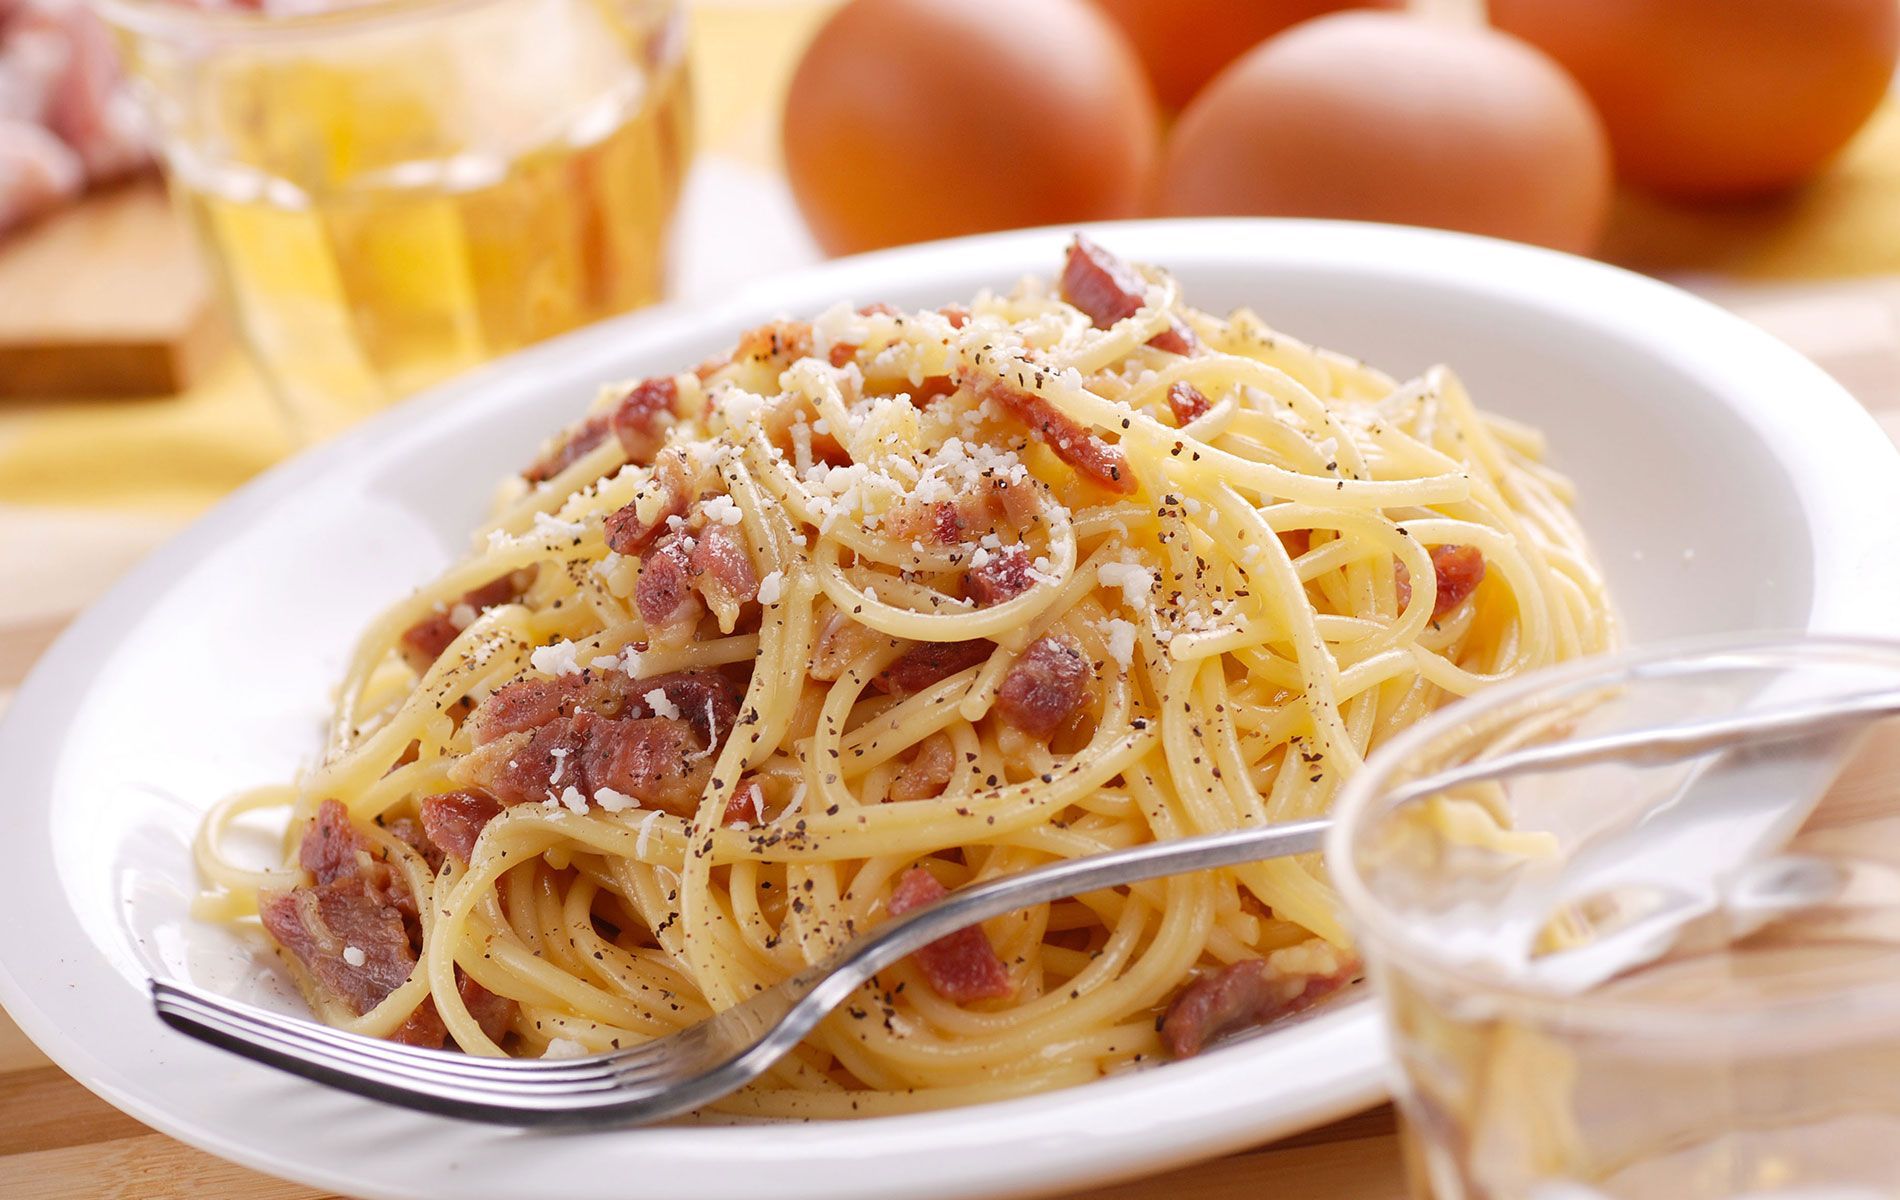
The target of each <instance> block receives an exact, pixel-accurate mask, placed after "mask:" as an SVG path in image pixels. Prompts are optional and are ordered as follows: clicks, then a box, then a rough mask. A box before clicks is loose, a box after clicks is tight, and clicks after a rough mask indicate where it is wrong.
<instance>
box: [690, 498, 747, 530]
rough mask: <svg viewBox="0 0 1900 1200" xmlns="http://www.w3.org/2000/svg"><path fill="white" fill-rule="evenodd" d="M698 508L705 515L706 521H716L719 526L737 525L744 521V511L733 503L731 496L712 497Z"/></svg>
mask: <svg viewBox="0 0 1900 1200" xmlns="http://www.w3.org/2000/svg"><path fill="white" fill-rule="evenodd" d="M699 508H700V511H701V512H703V513H705V514H706V519H707V520H709V521H717V522H719V523H720V524H721V525H737V524H738V523H739V522H741V521H743V520H745V510H743V509H741V508H740V507H739V506H738V505H737V504H735V503H733V500H732V497H731V496H713V497H711V498H710V499H708V500H706V501H705V502H704V503H702V504H701V505H700V506H699Z"/></svg>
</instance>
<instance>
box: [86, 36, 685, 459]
mask: <svg viewBox="0 0 1900 1200" xmlns="http://www.w3.org/2000/svg"><path fill="white" fill-rule="evenodd" d="M99 4H100V8H101V11H102V12H103V13H104V15H105V16H106V17H107V19H108V20H109V21H110V22H111V23H112V25H113V26H114V27H115V28H116V30H117V31H118V32H119V34H120V38H121V44H122V46H123V48H124V52H125V56H126V59H127V66H128V70H129V72H130V74H131V76H132V78H133V80H134V81H135V84H136V86H137V88H138V89H139V91H140V93H141V98H142V100H143V107H144V109H145V110H146V113H147V115H148V117H149V119H150V122H151V124H152V126H153V127H154V130H155V132H156V134H157V137H158V141H159V144H160V146H161V148H162V151H163V155H164V159H165V162H166V164H167V167H168V169H169V174H170V177H171V180H172V185H173V188H174V191H175V192H176V194H177V195H178V197H179V198H180V200H181V202H182V204H183V206H184V208H185V210H186V211H187V212H188V213H189V214H190V217H191V219H192V221H193V223H194V224H195V225H196V227H197V229H198V231H199V233H200V235H201V236H202V240H203V242H204V245H205V246H206V247H207V248H208V250H209V253H210V255H211V257H212V260H213V262H214V265H215V268H216V273H217V275H218V276H219V278H220V280H221V284H222V287H223V290H224V292H225V293H226V295H227V296H228V298H229V300H230V307H231V310H232V312H233V314H234V316H235V318H236V321H237V324H238V326H239V328H240V330H241V332H242V334H243V337H244V340H245V342H246V343H247V344H248V346H249V347H250V349H251V351H252V353H253V354H254V356H255V358H256V360H257V362H258V364H259V365H260V366H261V367H262V369H263V371H264V374H265V376H266V377H267V378H268V380H269V381H270V383H271V384H272V386H273V387H274V388H275V389H276V390H277V391H278V392H279V394H280V395H281V397H282V398H283V400H284V401H285V403H286V407H287V408H288V410H289V411H290V413H291V414H292V415H293V416H294V417H295V418H296V419H298V420H299V421H300V422H302V423H303V424H304V425H305V426H306V427H307V428H308V429H309V430H310V431H311V432H314V433H323V432H328V431H329V430H331V429H334V428H336V427H337V426H339V425H341V424H342V423H345V422H347V421H349V420H351V419H354V418H356V417H358V416H361V415H363V414H365V413H367V412H369V411H372V410H374V409H376V408H378V407H380V406H382V405H384V404H386V403H388V402H390V401H392V400H394V399H397V398H399V397H401V396H403V395H406V394H408V393H410V392H413V391H415V390H417V389H419V388H423V387H426V386H428V385H430V384H432V383H435V382H437V381H439V380H441V379H444V378H446V377H447V376H449V375H452V374H454V373H456V372H458V371H461V370H463V369H465V368H467V367H469V366H472V365H474V364H476V363H479V362H482V361H484V360H486V359H489V358H492V357H494V356H495V355H498V354H502V353H505V352H507V351H509V350H513V349H515V348H517V347H520V346H525V345H527V344H529V343H531V342H535V341H538V340H540V339H542V338H545V337H548V336H550V335H553V334H557V333H561V332H563V331H565V330H569V329H573V328H575V327H576V326H579V325H583V324H586V323H587V322H590V321H593V320H597V319H599V318H601V317H605V316H608V315H611V314H614V313H619V312H624V311H626V310H628V309H630V308H634V307H636V306H639V305H642V304H647V303H650V302H652V301H653V300H655V299H657V298H658V296H659V293H660V290H661V286H662V273H663V266H664V263H663V248H664V245H665V233H666V229H667V226H668V224H669V221H670V217H671V215H672V212H673V209H674V206H675V203H676V201H677V199H678V194H679V187H680V182H681V176H682V174H683V173H684V170H685V167H686V163H687V159H688V156H689V149H690V148H689V141H690V113H689V108H688V97H687V80H686V56H685V25H684V14H683V12H682V11H681V5H680V3H679V0H99ZM207 4H209V5H210V6H207Z"/></svg>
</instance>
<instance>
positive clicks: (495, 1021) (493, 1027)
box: [455, 967, 521, 1042]
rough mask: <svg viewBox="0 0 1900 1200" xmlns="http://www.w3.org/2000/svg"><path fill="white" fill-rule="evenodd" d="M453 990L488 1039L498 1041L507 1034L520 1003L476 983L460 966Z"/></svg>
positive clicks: (456, 973)
mask: <svg viewBox="0 0 1900 1200" xmlns="http://www.w3.org/2000/svg"><path fill="white" fill-rule="evenodd" d="M455 992H456V995H458V996H460V997H461V998H462V1007H463V1008H466V1009H468V1015H469V1016H471V1017H474V1018H475V1023H476V1024H477V1025H480V1026H481V1027H482V1032H483V1033H485V1034H487V1035H488V1040H489V1041H491V1042H500V1041H501V1039H502V1038H504V1037H507V1036H508V1030H509V1027H510V1026H512V1025H513V1024H514V1022H515V1013H516V1012H518V1011H519V1010H520V1008H521V1005H520V1004H518V1003H516V1002H515V1001H514V1000H511V999H509V998H508V997H507V996H502V995H497V994H496V993H494V992H491V991H489V990H488V989H487V988H485V987H483V986H482V985H481V984H479V983H476V982H475V979H474V977H473V976H471V975H470V974H468V972H466V971H464V970H462V969H461V968H460V967H457V968H456V969H455Z"/></svg>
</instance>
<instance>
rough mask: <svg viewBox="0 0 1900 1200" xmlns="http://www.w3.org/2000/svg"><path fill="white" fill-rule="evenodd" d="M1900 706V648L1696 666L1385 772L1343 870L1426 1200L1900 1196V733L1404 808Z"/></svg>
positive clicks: (1508, 712) (1643, 662) (1339, 833)
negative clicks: (1658, 741) (1566, 756)
mask: <svg viewBox="0 0 1900 1200" xmlns="http://www.w3.org/2000/svg"><path fill="white" fill-rule="evenodd" d="M1895 693H1900V643H1880V642H1870V641H1852V640H1812V639H1810V640H1783V641H1755V642H1745V643H1728V644H1725V645H1720V646H1715V645H1709V644H1706V643H1705V644H1701V645H1699V646H1688V647H1678V648H1674V649H1663V650H1658V651H1650V652H1645V653H1640V654H1632V655H1627V656H1621V657H1618V658H1611V659H1599V660H1595V661H1591V662H1586V663H1580V664H1577V665H1575V666H1572V667H1570V668H1567V669H1564V670H1561V671H1557V672H1549V673H1544V674H1542V675H1540V676H1537V677H1534V678H1530V679H1525V680H1522V681H1519V682H1516V683H1513V684H1509V685H1505V686H1501V687H1499V688H1496V689H1494V690H1492V691H1489V692H1486V693H1484V694H1482V695H1481V696H1479V697H1478V698H1477V699H1475V700H1472V701H1468V702H1466V703H1463V704H1460V705H1457V706H1454V707H1451V708H1447V709H1445V710H1444V711H1442V712H1440V713H1439V714H1437V715H1435V716H1434V717H1433V718H1431V719H1429V720H1427V721H1425V722H1422V723H1421V724H1420V725H1418V726H1417V727H1416V728H1414V729H1412V730H1411V731H1409V732H1408V733H1407V734H1405V735H1404V736H1403V737H1400V738H1398V739H1395V740H1394V741H1393V742H1392V743H1390V744H1389V745H1388V746H1387V747H1386V748H1385V749H1384V750H1383V751H1382V753H1381V754H1379V755H1378V756H1376V757H1375V759H1374V761H1372V762H1371V763H1369V764H1368V766H1367V768H1366V770H1365V771H1364V772H1362V773H1361V774H1360V775H1359V776H1358V777H1357V778H1356V779H1355V780H1353V782H1352V784H1351V785H1350V787H1349V788H1348V789H1347V790H1346V793H1345V795H1344V796H1343V797H1342V799H1341V803H1340V807H1339V810H1338V816H1337V820H1338V824H1337V827H1336V828H1335V830H1334V832H1333V837H1332V841H1331V844H1330V845H1329V847H1328V858H1329V863H1330V866H1331V869H1332V871H1333V874H1334V878H1335V880H1336V882H1337V884H1338V886H1339V889H1340V892H1341V894H1342V896H1343V897H1344V899H1345V903H1346V906H1347V909H1348V911H1349V914H1350V918H1351V921H1352V923H1353V925H1354V927H1355V929H1356V931H1357V934H1358V936H1359V938H1360V942H1361V946H1362V948H1363V952H1364V954H1365V957H1366V960H1367V964H1368V969H1369V972H1370V974H1371V977H1372V979H1373V981H1374V983H1375V986H1376V988H1377V990H1378V992H1379V994H1380V998H1381V1002H1382V1004H1383V1006H1384V1010H1385V1015H1386V1018H1387V1022H1388V1024H1389V1027H1390V1030H1391V1035H1392V1042H1393V1048H1394V1052H1395V1073H1394V1079H1393V1088H1394V1095H1395V1097H1396V1099H1397V1101H1398V1104H1399V1107H1400V1110H1401V1113H1402V1114H1403V1116H1404V1118H1405V1122H1406V1127H1407V1138H1408V1146H1407V1152H1408V1159H1409V1162H1410V1165H1411V1168H1412V1173H1413V1178H1414V1186H1415V1190H1416V1194H1417V1195H1419V1196H1421V1197H1434V1198H1435V1200H1605V1198H1608V1200H1738V1198H1742V1197H1748V1198H1751V1200H1769V1198H1773V1200H1875V1198H1877V1197H1894V1196H1900V803H1896V801H1900V721H1894V720H1887V721H1884V722H1880V723H1877V724H1872V725H1863V726H1862V727H1860V728H1859V729H1857V730H1855V731H1853V732H1851V733H1843V732H1838V731H1837V732H1834V733H1831V734H1828V735H1825V736H1818V735H1810V736H1807V737H1805V738H1803V739H1800V740H1787V739H1776V738H1768V737H1757V738H1754V739H1751V740H1750V741H1749V742H1747V743H1745V744H1742V745H1739V746H1736V747H1734V748H1731V749H1726V750H1721V751H1714V752H1705V753H1701V754H1698V755H1694V756H1690V757H1682V756H1680V755H1661V754H1658V755H1654V756H1651V757H1650V758H1648V759H1647V760H1645V761H1640V762H1639V761H1629V762H1622V763H1600V764H1596V765H1588V766H1571V767H1565V768H1556V769H1551V768H1547V769H1544V770H1541V771H1539V772H1537V773H1529V774H1523V775H1520V776H1516V777H1513V778H1509V779H1504V780H1499V781H1492V782H1487V783H1470V784H1466V785H1463V786H1460V787H1454V788H1450V789H1447V790H1441V791H1435V792H1430V793H1429V794H1428V795H1425V796H1422V797H1414V798H1407V797H1405V796H1401V795H1399V794H1398V793H1399V791H1400V789H1402V788H1404V787H1405V785H1407V784H1408V783H1409V782H1413V781H1417V780H1420V779H1424V778H1426V777H1428V776H1433V775H1437V774H1438V773H1440V772H1443V771H1446V770H1450V769H1454V768H1459V767H1464V766H1466V765H1468V764H1477V763H1482V762H1485V761H1487V760H1492V759H1496V758H1498V757H1500V756H1502V755H1505V754H1508V753H1510V752H1512V751H1514V750H1519V749H1522V748H1525V747H1530V746H1537V745H1540V744H1545V743H1555V742H1560V741H1567V740H1573V739H1577V738H1584V737H1590V736H1592V735H1597V734H1614V733H1618V732H1628V731H1635V730H1641V729H1648V728H1653V727H1656V726H1665V725H1668V726H1679V725H1683V724H1685V723H1694V722H1699V721H1705V720H1709V719H1714V718H1723V717H1730V716H1735V715H1738V714H1743V713H1766V712H1771V711H1792V709H1793V708H1794V707H1797V706H1801V705H1804V704H1806V703H1808V702H1810V701H1816V700H1832V699H1839V698H1845V697H1860V696H1878V695H1881V694H1886V695H1893V694H1895ZM1857 756H1858V757H1857ZM1869 756H1872V757H1874V758H1878V759H1881V760H1882V761H1883V762H1884V764H1886V768H1887V769H1886V770H1885V771H1884V773H1883V772H1882V771H1879V770H1872V769H1868V768H1869V766H1870V764H1869ZM1850 761H1853V762H1854V766H1853V768H1852V771H1851V774H1850V775H1849V776H1848V777H1847V779H1846V780H1845V781H1843V780H1842V779H1841V773H1842V771H1843V769H1844V767H1846V766H1847V764H1849V762H1850ZM1837 784H1838V785H1839V786H1837Z"/></svg>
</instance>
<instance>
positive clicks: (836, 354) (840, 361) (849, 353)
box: [825, 342, 858, 367]
mask: <svg viewBox="0 0 1900 1200" xmlns="http://www.w3.org/2000/svg"><path fill="white" fill-rule="evenodd" d="M857 356H858V347H857V344H856V343H855V342H833V343H832V344H831V352H830V353H829V354H827V355H826V356H825V357H826V358H827V359H829V360H830V362H831V365H832V366H834V367H842V366H844V365H845V364H846V363H848V362H850V361H851V360H852V359H854V358H856V357H857Z"/></svg>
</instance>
